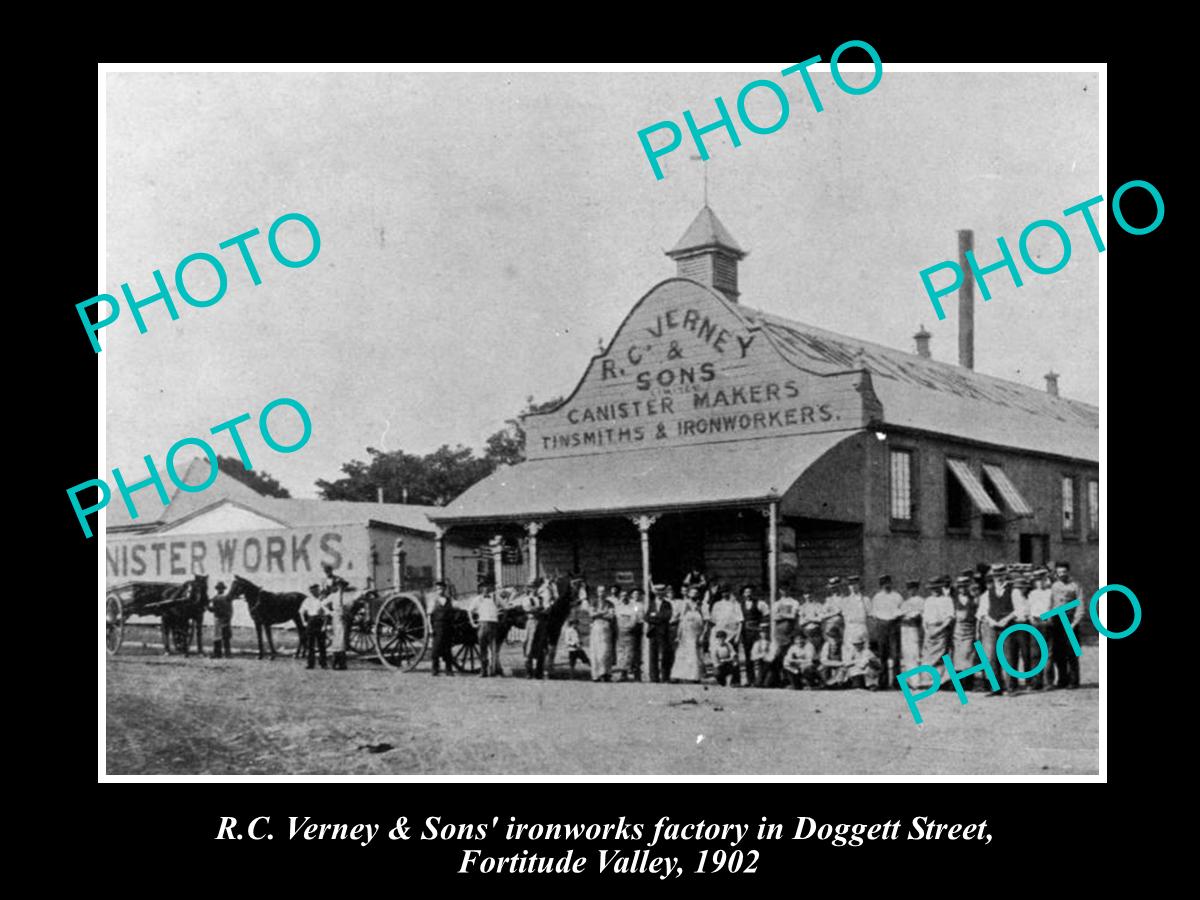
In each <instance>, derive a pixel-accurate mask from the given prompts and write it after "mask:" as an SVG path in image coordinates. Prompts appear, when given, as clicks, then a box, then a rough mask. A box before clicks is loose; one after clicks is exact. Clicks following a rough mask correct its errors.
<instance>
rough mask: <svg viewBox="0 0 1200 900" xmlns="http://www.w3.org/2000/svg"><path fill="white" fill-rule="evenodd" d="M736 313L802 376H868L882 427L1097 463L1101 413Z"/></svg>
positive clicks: (752, 312)
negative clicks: (879, 405) (757, 328)
mask: <svg viewBox="0 0 1200 900" xmlns="http://www.w3.org/2000/svg"><path fill="white" fill-rule="evenodd" d="M732 308H733V309H734V310H736V311H737V313H738V314H739V315H740V316H742V318H744V319H745V320H746V321H747V322H748V323H750V324H751V325H758V326H761V327H762V329H763V331H764V332H765V333H766V334H767V336H768V338H769V339H770V341H771V343H772V344H773V345H774V346H775V347H776V349H778V350H779V352H780V353H781V354H782V355H783V357H784V358H785V359H787V360H788V361H789V362H791V363H792V364H793V365H795V366H796V367H798V368H800V369H803V370H805V371H808V372H815V373H818V374H822V375H827V374H831V373H833V372H845V371H846V370H848V369H866V370H867V371H868V372H870V373H871V383H872V387H873V388H874V390H875V394H876V396H878V398H879V400H880V401H881V402H882V404H883V420H884V422H885V423H888V424H893V425H899V426H903V427H907V428H915V429H920V430H922V431H929V432H934V433H937V434H944V435H948V436H951V437H959V438H965V439H967V440H972V441H980V442H983V443H988V444H995V445H997V446H1001V447H1012V448H1015V449H1020V450H1031V451H1035V452H1038V453H1049V454H1054V455H1056V456H1067V457H1072V458H1075V459H1084V460H1089V461H1092V462H1098V461H1099V459H1100V431H1099V429H1100V410H1099V408H1098V407H1095V406H1091V405H1090V404H1087V403H1082V402H1080V401H1078V400H1070V399H1068V398H1066V397H1056V396H1054V395H1052V394H1050V393H1047V392H1046V391H1042V390H1038V389H1037V388H1032V387H1029V386H1027V385H1023V384H1017V383H1016V382H1012V381H1007V380H1005V379H1003V378H996V377H994V376H992V375H985V374H983V373H980V372H976V371H974V370H972V369H966V368H963V367H961V366H956V365H952V364H950V363H945V362H941V361H939V360H935V359H926V358H924V357H921V356H918V355H916V354H915V353H905V352H904V351H902V350H896V349H894V348H891V347H884V346H882V345H880V344H874V343H871V342H870V341H863V340H859V339H858V338H852V337H847V336H846V335H842V334H837V333H836V332H832V331H826V330H824V329H822V328H816V327H814V326H812V325H805V324H802V323H800V322H794V321H792V320H790V319H784V318H782V317H780V316H776V315H772V314H770V313H765V312H762V311H760V310H756V309H751V308H750V307H747V306H742V305H740V304H737V305H732Z"/></svg>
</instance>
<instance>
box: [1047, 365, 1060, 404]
mask: <svg viewBox="0 0 1200 900" xmlns="http://www.w3.org/2000/svg"><path fill="white" fill-rule="evenodd" d="M1046 393H1047V394H1049V395H1050V396H1051V397H1057V396H1058V373H1057V372H1055V371H1054V370H1053V369H1051V370H1050V371H1049V372H1047V373H1046Z"/></svg>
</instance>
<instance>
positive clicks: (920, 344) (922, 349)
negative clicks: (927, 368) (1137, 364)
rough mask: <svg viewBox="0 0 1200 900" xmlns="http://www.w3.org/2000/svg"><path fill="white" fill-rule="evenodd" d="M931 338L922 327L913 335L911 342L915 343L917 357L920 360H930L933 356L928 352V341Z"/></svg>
mask: <svg viewBox="0 0 1200 900" xmlns="http://www.w3.org/2000/svg"><path fill="white" fill-rule="evenodd" d="M931 337H933V335H931V334H930V333H929V332H928V331H926V330H925V326H924V325H922V326H921V330H920V331H918V332H917V333H916V334H914V335H913V340H914V341H916V342H917V356H919V357H921V358H922V359H930V358H931V357H932V355H933V354H931V353H930V352H929V339H930V338H931Z"/></svg>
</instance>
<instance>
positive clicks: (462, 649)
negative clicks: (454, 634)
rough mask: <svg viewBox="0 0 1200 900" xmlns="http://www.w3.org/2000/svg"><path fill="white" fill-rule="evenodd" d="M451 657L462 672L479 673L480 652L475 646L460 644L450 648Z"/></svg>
mask: <svg viewBox="0 0 1200 900" xmlns="http://www.w3.org/2000/svg"><path fill="white" fill-rule="evenodd" d="M450 657H451V659H453V660H454V665H455V667H456V668H457V669H458V671H460V672H471V673H475V672H478V671H479V651H478V650H477V649H476V645H475V644H459V645H458V646H457V647H451V648H450Z"/></svg>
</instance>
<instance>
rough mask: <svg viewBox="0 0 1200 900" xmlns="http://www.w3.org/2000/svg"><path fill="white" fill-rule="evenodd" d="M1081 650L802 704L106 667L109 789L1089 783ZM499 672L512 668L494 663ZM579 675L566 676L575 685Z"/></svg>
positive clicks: (681, 688) (652, 690)
mask: <svg viewBox="0 0 1200 900" xmlns="http://www.w3.org/2000/svg"><path fill="white" fill-rule="evenodd" d="M1096 653H1097V651H1096V648H1095V647H1085V648H1084V658H1083V660H1082V663H1083V667H1082V668H1083V680H1084V687H1083V688H1081V689H1079V690H1075V691H1052V692H1046V693H1022V694H1018V695H1017V696H1014V697H998V696H992V695H990V694H971V695H970V703H969V704H968V705H967V706H961V705H960V704H959V702H958V698H957V697H956V696H955V695H954V694H953V693H942V694H939V695H938V696H936V697H934V698H931V699H929V700H926V701H923V702H922V703H921V710H922V713H923V715H924V717H925V724H924V725H923V726H922V727H920V728H918V727H917V726H916V725H914V724H913V720H912V717H911V716H910V714H909V712H908V709H907V706H906V705H905V703H904V700H903V698H902V697H901V695H900V693H899V692H898V691H887V692H875V693H871V692H866V691H837V692H833V691H830V692H820V691H818V692H811V691H799V692H798V691H791V690H758V689H749V688H728V687H726V688H722V687H718V686H716V685H709V686H707V687H704V686H700V685H650V684H632V683H630V684H592V683H591V682H590V681H587V680H583V679H582V677H581V678H579V679H577V680H568V679H565V678H564V679H562V680H548V681H529V680H526V679H524V678H503V679H481V678H479V677H477V676H464V675H459V676H457V677H454V678H445V677H442V678H432V677H430V674H429V670H428V664H427V663H426V664H424V665H423V666H422V668H420V669H418V670H417V671H415V672H412V673H408V674H403V675H401V674H393V673H390V672H385V671H383V670H381V669H380V668H379V667H378V666H376V665H373V664H370V663H366V662H361V661H356V660H352V662H351V669H350V671H347V672H333V671H322V670H321V669H316V670H314V671H308V670H306V669H305V668H304V666H303V664H302V663H300V662H298V661H296V660H294V659H291V658H290V657H282V656H281V657H280V658H279V659H277V660H275V661H273V662H269V661H263V662H260V661H258V660H257V659H254V658H252V657H248V656H238V657H234V658H233V659H227V660H213V659H203V658H196V657H192V658H190V659H183V658H180V657H161V656H157V655H149V654H141V655H139V654H137V653H122V654H121V655H118V656H116V657H112V658H109V659H108V661H107V670H106V685H105V687H106V697H107V703H106V710H105V721H106V723H107V725H106V735H105V740H106V756H107V764H106V770H107V772H108V773H109V774H114V775H119V774H171V775H183V774H208V775H248V774H263V775H267V774H270V775H277V774H346V775H391V774H396V775H404V774H443V775H462V774H496V775H542V774H546V775H574V774H594V775H694V774H701V775H720V774H736V775H743V776H744V775H752V774H771V775H784V776H786V775H851V774H878V775H922V774H943V775H954V774H1004V775H1064V774H1068V775H1083V774H1095V773H1096V772H1097V771H1098V765H1099V691H1098V689H1097V685H1096V673H1097V663H1098V660H1097V658H1096ZM504 660H505V663H506V666H508V665H511V664H512V663H515V662H518V660H517V657H516V651H515V650H514V649H513V648H506V650H505V656H504ZM581 674H582V673H580V675H581Z"/></svg>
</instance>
